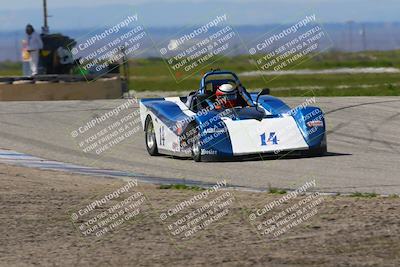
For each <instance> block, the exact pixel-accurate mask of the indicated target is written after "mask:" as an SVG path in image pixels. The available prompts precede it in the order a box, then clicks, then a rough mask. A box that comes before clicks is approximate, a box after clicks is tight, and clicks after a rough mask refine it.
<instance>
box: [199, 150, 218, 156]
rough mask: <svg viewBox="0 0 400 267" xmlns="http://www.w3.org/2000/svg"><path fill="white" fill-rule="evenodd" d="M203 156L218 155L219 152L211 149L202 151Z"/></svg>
mask: <svg viewBox="0 0 400 267" xmlns="http://www.w3.org/2000/svg"><path fill="white" fill-rule="evenodd" d="M201 154H202V155H217V151H216V150H211V149H202V150H201Z"/></svg>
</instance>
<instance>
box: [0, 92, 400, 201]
mask: <svg viewBox="0 0 400 267" xmlns="http://www.w3.org/2000/svg"><path fill="white" fill-rule="evenodd" d="M285 101H286V102H287V103H289V104H290V105H291V107H294V106H296V105H298V104H301V103H302V102H303V101H304V99H301V98H290V99H285ZM124 102H126V100H122V99H121V100H99V101H52V102H1V103H0V148H2V149H12V150H15V151H18V152H23V153H28V154H32V155H35V156H38V157H42V158H45V159H51V160H57V161H63V162H68V163H74V164H79V165H84V166H92V167H96V168H107V169H114V170H121V171H129V172H134V173H140V174H144V175H148V176H151V177H157V178H169V179H171V178H172V179H177V180H179V181H184V180H196V181H200V182H204V183H214V182H216V181H218V180H221V179H226V180H227V181H228V183H229V184H231V185H236V186H245V187H250V188H257V189H265V188H268V187H277V188H287V189H294V188H296V187H298V186H301V185H303V184H304V183H305V182H307V181H311V180H313V179H315V180H316V182H317V188H318V190H320V191H323V192H343V193H348V192H375V193H379V194H400V98H399V97H346V98H323V97H322V98H316V105H317V106H320V107H321V108H322V109H323V110H324V112H325V113H326V118H327V124H328V151H329V154H328V155H327V156H324V157H314V158H283V159H282V158H272V159H265V160H250V161H244V162H217V163H195V162H194V161H192V160H185V159H173V158H171V157H167V156H160V157H150V156H149V155H148V154H147V151H146V149H145V146H144V135H143V132H142V131H140V132H139V133H137V134H134V135H132V136H131V137H130V138H129V139H127V140H125V141H123V142H122V143H120V144H118V145H115V146H114V147H112V148H111V149H109V150H108V151H106V152H103V153H102V154H100V155H96V154H95V153H84V152H83V151H82V150H81V149H80V148H79V146H78V145H77V142H76V140H74V138H72V137H71V131H73V130H75V129H77V128H78V127H80V126H82V125H84V124H85V123H86V122H87V121H90V120H91V119H93V118H95V117H96V116H101V115H102V114H104V113H105V112H107V111H109V110H112V109H113V108H115V107H116V106H118V105H120V104H122V103H124ZM135 108H136V109H137V106H136V107H135Z"/></svg>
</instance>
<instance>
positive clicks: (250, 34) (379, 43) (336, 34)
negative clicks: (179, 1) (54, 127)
mask: <svg viewBox="0 0 400 267" xmlns="http://www.w3.org/2000/svg"><path fill="white" fill-rule="evenodd" d="M276 26H277V24H266V25H257V26H254V25H253V26H252V25H248V26H233V27H234V29H235V30H236V31H237V32H238V33H239V35H240V36H241V37H242V39H243V40H245V41H251V40H256V39H258V38H260V37H262V36H263V35H265V34H266V33H267V32H268V31H270V30H272V29H274V28H275V27H276ZM323 26H324V29H325V31H326V32H327V33H328V34H329V36H330V38H331V39H332V41H333V44H332V46H330V49H331V50H340V51H360V50H364V49H366V50H394V49H400V22H391V23H383V22H380V23H379V22H374V23H372V22H369V23H354V24H352V26H351V30H350V26H349V25H348V24H346V23H327V24H323ZM363 29H364V30H365V35H364V37H363V35H362V34H361V33H362V31H363ZM51 30H52V32H61V33H63V34H64V35H68V36H70V37H72V38H75V39H79V38H80V37H81V36H84V35H86V34H87V33H89V32H93V29H91V28H81V29H75V30H57V29H53V28H52V29H51ZM102 30H104V29H103V28H99V29H97V30H96V31H94V32H93V33H96V32H101V31H102ZM146 30H147V33H148V34H149V35H150V36H151V38H152V39H153V40H154V41H155V42H156V43H159V42H161V41H163V40H168V39H170V38H171V37H173V36H174V35H176V33H178V32H179V31H181V30H182V27H177V26H175V27H174V26H172V27H149V28H147V29H146ZM350 32H351V35H350ZM350 36H351V38H350ZM23 38H24V32H23V28H22V29H21V30H19V31H3V32H0V61H4V60H11V61H16V60H19V57H20V52H19V51H20V41H21V40H22V39H23ZM233 45H237V46H239V45H240V44H233ZM148 47H152V44H151V43H150V44H148ZM235 53H236V54H243V53H246V51H245V50H243V49H237V50H235ZM142 56H143V57H150V56H151V57H159V56H160V54H159V53H158V52H157V51H156V49H153V48H152V49H147V50H146V53H144V54H143V55H142Z"/></svg>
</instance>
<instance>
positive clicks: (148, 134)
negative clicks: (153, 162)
mask: <svg viewBox="0 0 400 267" xmlns="http://www.w3.org/2000/svg"><path fill="white" fill-rule="evenodd" d="M144 132H145V142H146V148H147V152H149V154H150V155H151V156H157V155H159V153H158V148H157V141H156V132H155V130H154V124H153V120H152V119H151V117H150V116H149V117H147V119H146V123H145V127H144Z"/></svg>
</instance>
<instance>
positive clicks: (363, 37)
mask: <svg viewBox="0 0 400 267" xmlns="http://www.w3.org/2000/svg"><path fill="white" fill-rule="evenodd" d="M361 37H362V42H363V49H364V51H366V50H367V32H366V30H365V24H363V25H362V30H361Z"/></svg>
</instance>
